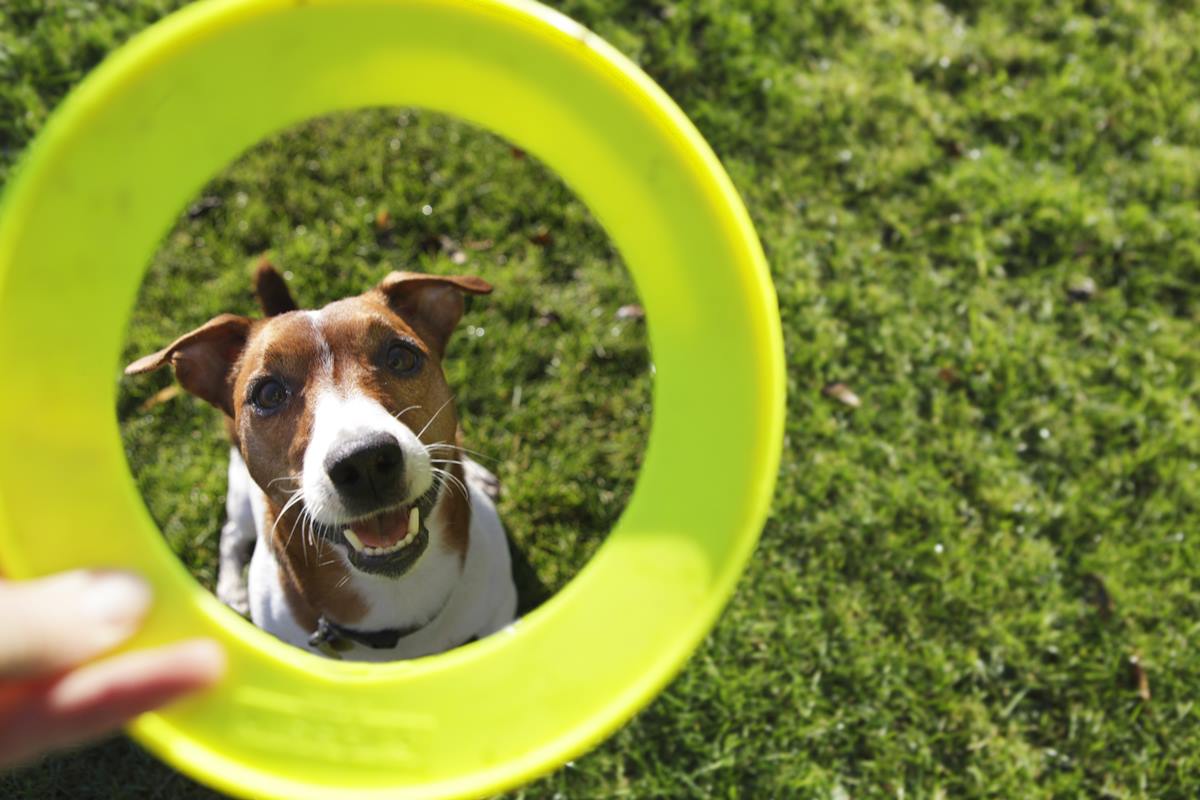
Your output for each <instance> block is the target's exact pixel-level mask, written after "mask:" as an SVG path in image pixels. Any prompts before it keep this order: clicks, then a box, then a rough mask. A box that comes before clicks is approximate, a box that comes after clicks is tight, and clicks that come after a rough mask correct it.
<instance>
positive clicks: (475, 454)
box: [425, 442, 500, 464]
mask: <svg viewBox="0 0 1200 800" xmlns="http://www.w3.org/2000/svg"><path fill="white" fill-rule="evenodd" d="M436 450H451V451H453V452H455V453H462V454H465V455H468V456H471V457H472V458H474V459H476V460H478V461H490V462H492V463H493V464H498V463H500V459H499V457H497V456H493V455H489V454H487V453H481V452H479V451H478V450H472V449H470V448H468V447H462V446H460V445H456V444H445V443H444V442H434V443H433V444H427V445H425V452H427V453H429V454H430V455H432V454H433V453H434V451H436Z"/></svg>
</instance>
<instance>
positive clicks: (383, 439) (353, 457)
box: [325, 433, 404, 505]
mask: <svg viewBox="0 0 1200 800" xmlns="http://www.w3.org/2000/svg"><path fill="white" fill-rule="evenodd" d="M325 474H327V475H328V476H329V480H330V481H332V482H333V486H334V488H336V489H337V490H338V494H339V495H341V497H342V499H343V500H344V501H348V502H349V503H350V504H352V505H379V504H382V503H390V502H395V501H396V500H398V499H399V498H401V497H403V495H404V451H403V450H401V449H400V444H399V443H398V442H397V441H396V439H395V438H394V437H392V436H390V435H388V434H386V433H379V434H375V435H373V436H368V437H365V438H362V439H355V440H353V441H350V442H343V443H342V444H340V445H338V446H337V447H334V448H333V449H332V450H330V451H329V455H328V456H327V457H326V459H325Z"/></svg>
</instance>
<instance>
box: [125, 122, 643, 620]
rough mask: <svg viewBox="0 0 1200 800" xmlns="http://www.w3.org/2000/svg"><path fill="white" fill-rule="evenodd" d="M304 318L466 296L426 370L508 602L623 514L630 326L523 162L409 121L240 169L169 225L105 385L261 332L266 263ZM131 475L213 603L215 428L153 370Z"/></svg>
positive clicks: (214, 414)
mask: <svg viewBox="0 0 1200 800" xmlns="http://www.w3.org/2000/svg"><path fill="white" fill-rule="evenodd" d="M264 259H265V260H269V261H270V262H271V263H272V264H273V265H274V266H275V267H276V269H277V270H278V271H279V272H281V273H282V274H283V275H284V277H285V279H286V281H287V284H288V287H289V289H290V290H291V292H292V294H293V296H294V297H295V298H296V300H297V301H298V302H299V303H300V305H301V307H304V308H315V307H320V306H322V305H324V304H325V303H328V302H330V301H333V300H337V299H340V298H343V297H348V296H351V295H355V294H358V293H361V292H362V291H365V290H366V289H368V288H370V287H371V286H373V285H375V284H376V283H377V282H378V281H379V280H380V279H381V278H382V277H383V276H384V275H385V274H387V272H388V271H390V270H393V269H405V270H416V271H421V272H432V273H442V274H469V275H478V276H481V277H483V278H485V279H486V280H488V281H489V282H491V283H493V284H494V285H495V289H496V290H495V293H494V294H492V295H491V296H489V297H483V298H472V299H470V300H469V301H468V307H467V313H466V315H465V316H464V318H463V320H462V322H461V323H460V325H459V327H458V329H457V331H456V332H455V334H454V336H453V337H452V339H451V341H450V345H449V350H448V353H447V357H446V359H445V362H444V369H445V372H446V376H447V379H448V381H449V384H450V386H451V388H452V390H453V392H454V397H455V403H456V407H457V409H458V414H459V419H460V422H461V424H462V426H463V428H464V430H465V435H466V441H465V445H466V447H468V448H470V449H471V450H473V451H476V452H477V453H478V456H476V458H477V460H478V461H479V462H480V463H481V464H483V465H484V466H486V467H487V468H489V469H490V470H491V471H492V472H494V473H496V474H497V476H498V477H499V478H500V480H501V483H502V487H503V488H502V494H501V497H500V500H499V502H498V504H497V506H498V509H499V512H500V516H501V519H502V521H503V522H504V525H505V528H506V529H507V531H508V532H509V534H510V536H511V537H512V538H513V539H514V540H515V542H516V544H517V545H518V547H519V549H520V551H521V553H522V554H523V555H524V556H525V557H526V558H527V560H528V562H529V563H528V567H529V569H523V568H518V569H517V570H516V571H517V579H518V589H519V590H520V591H521V593H522V595H523V598H524V599H525V600H526V604H527V605H528V601H529V599H530V598H535V599H536V598H540V597H544V596H545V595H548V594H552V593H553V592H555V591H557V590H558V589H560V588H561V587H562V586H563V585H565V584H566V583H567V581H569V580H570V578H571V577H572V576H574V575H575V574H576V573H577V572H578V570H579V569H580V568H581V567H582V566H583V564H584V563H585V562H586V561H587V559H588V558H590V557H591V555H592V554H593V553H594V552H595V550H596V549H597V547H598V546H599V545H600V543H601V542H602V541H603V539H604V537H605V536H606V535H607V533H608V531H609V530H610V529H611V527H612V526H613V524H614V523H615V522H616V520H617V518H618V517H619V516H620V514H621V512H622V510H623V509H624V507H625V505H626V503H627V501H628V498H629V496H630V494H631V492H632V489H633V484H634V480H635V478H636V475H637V471H638V467H639V465H640V463H641V457H642V449H643V447H644V443H645V441H646V438H647V436H648V434H649V427H650V403H651V373H652V367H651V362H650V357H649V352H648V346H647V337H646V330H645V320H644V319H643V314H642V311H641V307H640V305H639V304H638V303H639V301H638V298H637V294H636V291H635V289H634V286H633V282H632V280H631V279H630V276H629V274H628V273H627V271H626V270H625V268H624V265H623V264H622V262H621V259H620V257H619V255H618V254H617V253H616V251H615V249H614V248H613V246H612V244H611V243H610V241H609V239H608V237H607V235H606V234H605V233H604V231H603V230H602V229H601V227H600V226H599V225H598V224H597V223H596V221H595V220H594V219H593V218H592V217H591V215H590V214H589V212H588V211H587V209H586V208H585V207H584V205H583V204H582V202H581V201H580V200H579V199H577V198H576V197H575V196H574V195H573V194H572V193H571V192H570V190H569V189H568V188H567V187H566V186H565V185H564V184H563V183H562V181H561V180H559V179H558V177H557V176H556V175H554V174H553V173H552V172H550V171H549V170H548V169H547V168H546V167H545V166H543V165H542V164H540V163H539V162H538V161H537V159H536V158H534V157H533V156H532V155H531V154H528V153H525V152H523V151H521V150H520V149H519V148H517V147H515V146H513V145H512V144H510V143H508V142H505V141H504V140H502V139H500V138H499V137H496V136H494V135H492V134H490V133H487V132H485V131H482V130H480V129H478V128H476V127H474V126H471V125H469V124H467V123H464V122H461V121H458V120H455V119H452V118H449V117H446V116H443V115H439V114H435V113H432V112H426V111H418V110H412V109H370V110H363V111H356V112H351V113H342V114H335V115H330V116H326V117H321V118H317V119H314V120H310V121H308V122H306V123H304V124H302V125H299V126H296V127H294V128H291V129H288V130H286V131H283V132H281V133H279V134H277V135H275V136H272V137H270V138H269V139H267V140H265V141H263V142H261V143H259V144H258V145H256V146H255V147H253V148H251V149H250V150H249V151H247V152H246V153H245V154H243V155H242V156H241V157H240V158H239V159H237V160H236V161H235V162H234V163H233V164H231V165H230V166H229V167H227V168H226V169H225V170H223V171H222V172H221V173H220V174H218V175H217V176H215V177H214V178H213V179H212V180H211V181H210V182H209V183H208V185H206V186H205V187H204V188H203V190H202V191H201V192H200V193H199V194H198V195H196V197H194V198H193V200H192V201H191V202H190V203H189V204H188V206H187V207H186V208H184V209H182V210H181V213H180V215H179V218H178V221H177V222H176V224H175V225H174V227H173V229H172V230H171V231H170V233H169V234H167V236H166V237H165V238H164V240H163V242H162V244H161V246H160V248H159V250H158V251H157V253H156V254H155V255H154V257H153V259H152V260H151V263H150V265H149V268H148V270H147V272H146V275H145V278H144V280H143V283H142V286H141V290H140V292H139V295H138V299H137V302H136V304H135V306H134V308H133V310H132V315H131V319H130V323H129V327H128V330H127V334H126V341H125V346H124V350H123V353H124V360H123V362H122V366H124V365H125V364H128V363H130V362H131V361H133V360H135V359H136V358H139V357H141V356H143V355H146V354H147V353H151V352H154V351H156V350H158V349H160V348H162V347H163V346H165V345H166V344H168V343H169V342H171V341H173V340H174V339H175V338H177V337H178V336H179V335H181V334H183V333H186V332H188V331H191V330H193V329H195V328H197V327H199V326H200V325H202V324H204V323H205V322H206V321H208V320H209V319H211V318H212V317H215V316H217V315H218V314H222V313H236V314H246V315H249V316H254V317H258V316H261V313H260V312H259V310H258V306H257V303H256V301H255V299H254V297H253V294H252V292H251V281H252V273H253V270H254V268H255V267H256V266H257V265H258V264H259V263H261V262H262V261H263V260H264ZM117 416H118V421H119V425H120V430H121V435H122V439H123V442H124V447H125V453H126V456H127V458H128V462H129V466H130V469H131V471H132V473H133V475H134V477H135V480H136V482H137V484H138V487H139V488H140V490H141V492H142V496H143V497H144V499H145V501H146V504H147V507H148V508H149V510H150V513H151V515H152V516H153V517H154V519H155V520H156V521H157V523H158V525H159V527H160V529H161V530H162V532H163V534H164V536H165V537H166V539H167V542H168V543H169V545H170V546H171V548H172V550H173V551H174V552H175V553H176V554H177V555H178V556H179V557H180V558H181V559H182V561H183V562H184V564H185V565H186V567H187V568H188V570H189V571H190V572H191V574H192V575H193V576H194V577H195V578H196V579H197V580H198V581H199V582H200V583H201V584H202V585H204V586H205V587H206V588H208V589H210V590H212V589H213V588H214V587H215V585H216V578H217V567H218V544H219V538H220V530H221V526H222V524H223V523H224V521H225V493H226V484H227V476H228V472H227V471H228V454H229V442H228V438H227V436H226V433H225V430H224V422H223V420H224V418H223V415H222V414H221V413H220V412H218V411H216V410H215V409H213V408H212V407H210V406H208V405H207V404H205V403H203V402H202V401H200V400H199V399H197V398H194V397H192V396H191V395H189V394H187V393H186V392H183V391H181V389H180V388H179V387H178V385H177V384H176V382H175V380H174V376H173V375H172V373H171V370H169V369H163V370H159V371H158V372H155V373H152V374H147V375H140V376H134V377H127V378H124V379H123V380H122V381H121V385H120V390H119V397H118V408H117Z"/></svg>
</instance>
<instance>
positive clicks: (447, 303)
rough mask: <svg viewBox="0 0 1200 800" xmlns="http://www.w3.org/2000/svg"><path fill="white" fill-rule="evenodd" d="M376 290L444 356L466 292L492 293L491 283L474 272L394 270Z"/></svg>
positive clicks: (459, 315) (462, 307)
mask: <svg viewBox="0 0 1200 800" xmlns="http://www.w3.org/2000/svg"><path fill="white" fill-rule="evenodd" d="M376 289H377V291H379V292H381V293H382V294H383V296H384V297H385V298H386V299H387V302H388V305H390V306H391V307H392V309H393V310H395V312H396V313H397V314H399V315H400V316H402V317H404V318H405V319H406V320H407V321H408V322H409V323H411V324H412V325H413V326H414V327H415V328H417V332H418V333H420V334H421V335H422V336H423V337H425V339H426V341H427V342H428V344H429V345H430V346H431V347H433V348H434V350H436V351H437V354H438V356H441V355H442V354H443V353H444V352H445V351H446V342H448V341H449V340H450V334H451V333H453V332H454V327H455V326H456V325H458V321H459V320H460V319H462V315H463V309H464V307H465V304H464V302H463V294H464V293H468V292H469V293H471V294H490V293H491V291H492V285H491V284H490V283H488V282H487V281H485V280H484V279H483V278H476V277H475V276H473V275H426V274H424V273H421V272H393V273H391V274H390V275H388V276H387V277H386V278H384V279H383V280H382V281H380V283H379V286H378V287H376Z"/></svg>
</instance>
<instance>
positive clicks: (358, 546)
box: [342, 528, 363, 553]
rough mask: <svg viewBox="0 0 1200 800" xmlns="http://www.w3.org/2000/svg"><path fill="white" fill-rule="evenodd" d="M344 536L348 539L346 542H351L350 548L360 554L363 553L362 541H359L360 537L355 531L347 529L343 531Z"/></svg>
mask: <svg viewBox="0 0 1200 800" xmlns="http://www.w3.org/2000/svg"><path fill="white" fill-rule="evenodd" d="M342 536H345V537H346V541H347V542H349V543H350V546H351V547H353V548H354V549H355V550H357V551H358V552H360V553H361V552H362V551H363V543H362V539H359V538H358V535H357V534H356V533H355V532H354V531H352V530H350V529H349V528H346V529H345V530H344V531H342Z"/></svg>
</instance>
